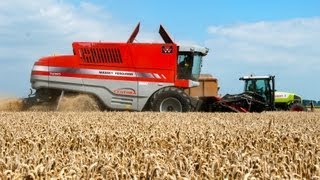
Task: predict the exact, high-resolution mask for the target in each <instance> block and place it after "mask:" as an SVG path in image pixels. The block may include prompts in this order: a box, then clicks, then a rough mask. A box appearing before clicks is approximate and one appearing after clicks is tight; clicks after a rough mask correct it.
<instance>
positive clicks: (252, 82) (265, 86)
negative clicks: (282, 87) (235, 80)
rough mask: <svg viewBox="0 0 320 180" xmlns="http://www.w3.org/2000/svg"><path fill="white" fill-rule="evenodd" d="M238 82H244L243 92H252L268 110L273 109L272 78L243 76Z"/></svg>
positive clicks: (273, 89)
mask: <svg viewBox="0 0 320 180" xmlns="http://www.w3.org/2000/svg"><path fill="white" fill-rule="evenodd" d="M239 80H242V81H244V92H253V93H255V94H258V95H260V96H261V97H262V98H263V99H264V101H265V102H266V103H267V104H268V106H269V108H271V109H274V107H275V105H274V104H275V100H274V98H275V96H274V93H275V87H274V86H275V82H274V76H252V75H251V76H244V77H241V78H240V79H239Z"/></svg>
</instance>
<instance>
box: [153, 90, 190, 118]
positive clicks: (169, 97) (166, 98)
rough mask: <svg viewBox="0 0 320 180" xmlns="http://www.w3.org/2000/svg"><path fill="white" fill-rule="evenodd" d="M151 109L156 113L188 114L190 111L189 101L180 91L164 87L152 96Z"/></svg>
mask: <svg viewBox="0 0 320 180" xmlns="http://www.w3.org/2000/svg"><path fill="white" fill-rule="evenodd" d="M151 108H152V110H153V111H157V112H188V111H190V109H191V101H190V98H189V96H188V95H187V94H186V93H185V92H184V91H182V90H181V89H178V88H175V87H166V88H163V89H160V90H159V91H158V92H156V93H155V94H154V95H153V96H152V100H151Z"/></svg>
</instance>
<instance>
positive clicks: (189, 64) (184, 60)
mask: <svg viewBox="0 0 320 180" xmlns="http://www.w3.org/2000/svg"><path fill="white" fill-rule="evenodd" d="M201 66H202V56H201V55H200V54H197V53H190V52H186V53H180V54H179V56H178V67H177V68H178V79H191V80H194V81H197V80H198V79H199V75H200V71H201Z"/></svg>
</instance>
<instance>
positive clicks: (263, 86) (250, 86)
mask: <svg viewBox="0 0 320 180" xmlns="http://www.w3.org/2000/svg"><path fill="white" fill-rule="evenodd" d="M245 91H251V92H255V93H257V94H259V95H261V96H262V97H263V98H264V99H265V100H266V101H267V102H269V99H270V97H269V96H268V94H269V93H270V86H269V82H268V81H267V80H264V79H251V80H247V81H246V86H245Z"/></svg>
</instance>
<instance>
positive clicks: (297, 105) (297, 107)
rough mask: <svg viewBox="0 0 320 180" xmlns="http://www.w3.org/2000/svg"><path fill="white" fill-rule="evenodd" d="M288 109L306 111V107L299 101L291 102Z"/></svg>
mask: <svg viewBox="0 0 320 180" xmlns="http://www.w3.org/2000/svg"><path fill="white" fill-rule="evenodd" d="M290 111H307V109H306V108H305V107H304V106H303V105H302V104H299V103H295V104H292V106H291V107H290Z"/></svg>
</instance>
